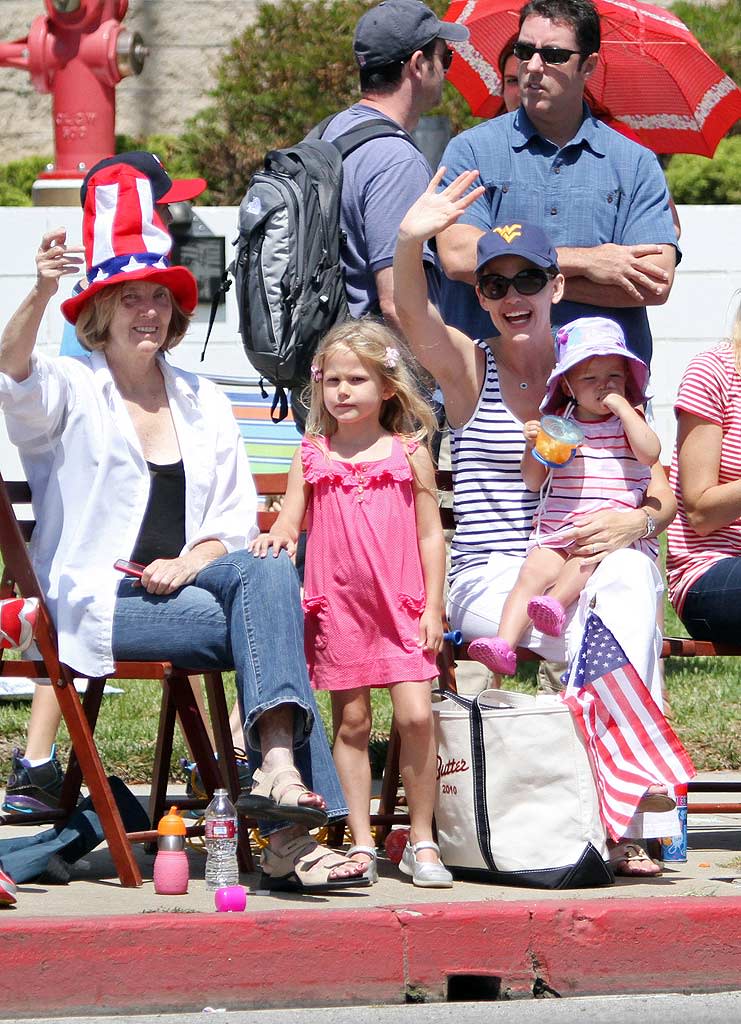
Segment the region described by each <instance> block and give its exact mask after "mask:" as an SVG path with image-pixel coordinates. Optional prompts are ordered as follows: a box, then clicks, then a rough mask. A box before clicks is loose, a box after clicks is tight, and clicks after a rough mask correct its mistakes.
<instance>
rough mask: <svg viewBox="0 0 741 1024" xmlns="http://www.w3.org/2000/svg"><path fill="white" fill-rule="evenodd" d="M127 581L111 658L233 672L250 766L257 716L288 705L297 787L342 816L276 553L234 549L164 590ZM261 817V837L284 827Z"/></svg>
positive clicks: (295, 599) (292, 601) (284, 560)
mask: <svg viewBox="0 0 741 1024" xmlns="http://www.w3.org/2000/svg"><path fill="white" fill-rule="evenodd" d="M134 582H135V581H134V580H132V579H130V578H124V579H123V580H122V581H121V583H120V584H119V588H118V597H117V600H116V607H115V612H114V616H113V656H114V657H115V658H116V659H118V660H120V661H128V660H143V661H157V660H163V661H171V662H172V663H173V665H176V666H177V667H180V668H200V669H226V670H228V669H232V668H233V669H234V670H235V672H236V677H237V692H238V695H239V704H240V708H241V711H242V722H243V726H244V734H245V744H246V748H247V754H248V756H249V759H250V763H251V765H252V766H253V767H259V765H260V763H261V761H262V757H261V750H260V736H259V729H258V721H259V718H260V715H262V714H263V713H264V712H265V711H269V710H270V709H271V708H275V707H279V706H280V705H282V704H287V703H288V704H293V706H294V709H295V729H294V756H295V760H296V767H297V768H298V770H299V771H300V772H301V777H302V778H303V780H304V782H305V784H306V785H307V786H308V787H309V789H311V790H312V791H314V792H316V793H321V795H322V796H323V797H324V799H325V800H326V802H327V814H328V815H329V818H330V820H333V819H335V818H343V817H345V816H346V814H347V807H346V805H345V798H344V795H343V792H342V788H341V786H340V783H339V779H338V778H337V772H336V770H335V766H334V761H333V760H332V754H331V752H330V749H329V744H328V743H327V737H326V735H325V732H324V727H323V726H322V722H321V719H320V717H319V712H318V711H317V708H316V703H315V701H314V695H313V693H312V690H311V686H310V684H309V676H308V673H307V671H306V659H305V657H304V625H303V614H302V611H301V602H300V600H299V591H298V578H297V576H296V572H295V570H294V568H293V565H292V564H291V561H290V559H289V558H288V556H287V555H286V553H285V552H284V551H282V552H281V553H280V556H279V557H278V558H273V557H272V556H270V557H268V558H255V557H254V556H253V555H251V554H250V553H249V552H248V551H234V552H232V553H231V554H228V555H222V556H221V558H217V559H216V560H215V561H214V562H211V563H210V564H209V565H207V566H206V567H205V568H203V569H201V571H200V572H199V573H198V575H197V576H196V578H195V580H194V581H193V583H191V584H190V585H189V586H187V587H182V588H181V589H180V590H178V591H176V592H175V593H174V594H169V595H167V596H166V597H158V596H156V595H154V594H148V593H147V592H146V591H145V590H143V589H142V588H141V587H139V586H135V585H134ZM285 824H287V823H282V822H262V823H261V825H260V830H261V832H263V834H269V833H270V832H274V831H277V829H279V828H283V827H285Z"/></svg>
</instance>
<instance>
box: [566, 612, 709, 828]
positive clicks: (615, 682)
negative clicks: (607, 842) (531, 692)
mask: <svg viewBox="0 0 741 1024" xmlns="http://www.w3.org/2000/svg"><path fill="white" fill-rule="evenodd" d="M564 701H565V702H566V704H567V705H568V706H569V708H570V710H571V713H572V715H573V716H574V720H575V722H576V724H577V726H578V728H579V729H580V731H581V733H582V736H583V737H584V741H585V743H586V745H587V749H588V750H589V753H590V756H591V759H592V766H593V768H594V773H595V780H596V783H597V792H598V795H599V801H600V811H601V813H602V818H603V820H604V823H605V825H606V827H607V830H608V832H609V833H610V836H611V837H612V838H613V839H621V838H622V837H623V836H624V835H625V832H626V829H627V826H628V823H629V822H630V820H631V818H632V817H633V815H634V814H635V813H636V810H637V808H638V803H639V802H640V800H641V797H642V796H643V795H644V794H645V792H646V790H647V788H648V787H649V786H652V785H656V784H661V783H663V784H664V785H666V786H674V785H678V784H680V783H685V782H688V781H689V779H691V778H692V777H693V776H694V775H695V767H694V765H693V764H692V761H691V760H690V757H689V755H688V753H687V751H686V750H685V749H684V747H683V746H682V744H681V742H680V741H679V737H678V736H677V734H676V733H675V732H674V730H673V729H672V727H671V726H670V725H669V723H668V722H667V720H666V719H665V718H664V715H663V714H662V712H661V709H660V708H659V707H658V705H657V704H656V701H655V700H654V699H653V697H652V696H651V693H650V691H649V689H648V687H647V686H646V684H645V683H644V682H643V680H642V679H641V678H640V676H639V675H638V673H637V672H636V670H635V669H634V668H633V666H632V665H631V664H630V662H629V661H628V659H627V657H626V655H625V652H624V651H623V649H622V647H621V646H620V644H619V643H618V642H617V640H616V639H615V637H614V636H613V635H612V633H611V632H610V630H609V629H608V628H607V627H606V626H605V625H604V623H603V622H602V620H601V619H600V618H599V616H598V615H595V614H594V612H590V613H589V618H588V619H587V624H586V627H585V630H584V636H583V638H582V643H581V648H580V649H579V654H578V656H577V658H576V659H575V660H574V662H573V663H572V665H571V669H570V672H569V680H568V684H567V686H566V691H565V693H564Z"/></svg>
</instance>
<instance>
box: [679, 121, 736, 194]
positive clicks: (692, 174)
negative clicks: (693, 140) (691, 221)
mask: <svg viewBox="0 0 741 1024" xmlns="http://www.w3.org/2000/svg"><path fill="white" fill-rule="evenodd" d="M739 167H741V135H733V136H730V137H729V138H726V139H721V141H720V144H719V145H718V148H717V149H716V151H715V156H714V157H713V159H712V160H708V159H707V158H706V157H704V156H691V155H686V154H678V155H677V156H673V157H672V158H671V160H670V162H669V166H668V168H667V170H666V180H667V184H668V185H669V191H670V192H671V194H672V196H673V198H674V202H675V203H694V204H697V205H701V206H708V205H713V204H725V203H741V174H739Z"/></svg>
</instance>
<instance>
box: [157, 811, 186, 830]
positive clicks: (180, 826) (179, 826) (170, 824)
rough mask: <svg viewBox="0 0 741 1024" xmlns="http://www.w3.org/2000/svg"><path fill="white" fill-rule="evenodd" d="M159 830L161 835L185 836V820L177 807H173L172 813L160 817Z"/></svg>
mask: <svg viewBox="0 0 741 1024" xmlns="http://www.w3.org/2000/svg"><path fill="white" fill-rule="evenodd" d="M157 832H158V834H159V835H161V836H184V835H185V822H184V821H183V819H182V818H181V817H180V815H179V814H178V809H177V807H171V808H170V813H169V814H165V815H164V817H162V818H160V823H159V825H158V826H157Z"/></svg>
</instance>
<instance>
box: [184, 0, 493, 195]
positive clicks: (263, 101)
mask: <svg viewBox="0 0 741 1024" xmlns="http://www.w3.org/2000/svg"><path fill="white" fill-rule="evenodd" d="M428 2H429V6H431V7H432V8H433V9H435V10H436V12H437V13H438V15H441V14H442V13H444V11H445V10H446V9H447V7H448V4H447V2H446V0H428ZM376 3H377V0H280V2H278V3H274V4H273V3H265V2H263V3H260V4H258V8H257V18H256V21H255V23H254V24H253V25H250V26H249V27H248V28H247V29H245V31H244V32H242V33H241V35H239V36H237V38H236V39H234V40H233V41H232V43H231V45H230V47H229V50H228V52H227V53H226V55H225V56H224V57H223V58H222V60H221V63H220V65H219V68H218V72H217V85H216V88H215V89H214V90H213V92H212V103H211V104H210V105H209V106H208V107H206V108H205V109H204V110H203V111H201V112H200V113H199V114H197V115H196V116H195V117H194V118H193V119H191V121H190V123H189V125H188V127H187V129H186V131H185V133H184V136H183V143H184V146H183V156H184V158H186V159H189V160H190V162H191V164H192V165H193V166H195V167H197V168H198V169H199V171H200V174H201V175H202V176H203V177H204V178H206V179H207V180H208V183H209V194H208V197H209V200H210V201H211V202H214V203H224V204H232V203H238V202H239V200H240V199H241V198H242V195H243V193H244V190H245V187H246V184H247V182H248V181H249V178H250V175H251V174H252V173H253V171H254V170H255V169H256V168H257V167H258V166H259V165H260V164H261V163H262V161H263V159H264V156H265V153H266V152H267V151H268V150H270V149H275V148H279V147H282V146H287V145H290V144H291V143H294V142H297V141H298V140H299V139H301V138H303V136H304V135H305V134H306V132H307V131H309V129H310V128H311V127H313V125H315V124H317V123H318V122H319V121H321V120H322V118H324V117H326V116H327V115H328V114H332V113H335V112H336V111H338V110H341V109H342V108H343V107H347V106H349V105H350V104H351V103H353V102H355V101H356V100H357V99H358V98H359V90H358V73H357V67H356V64H355V59H354V57H353V52H352V38H353V32H354V29H355V25H356V23H357V21H358V19H359V18H360V17H361V15H362V14H363V13H364V12H365V11H366V10H367V9H368V8H369V7H372V6H374V5H375V4H376ZM437 112H438V113H443V114H447V115H448V116H449V117H450V120H451V126H452V129H453V131H454V132H458V131H461V130H462V129H463V128H467V127H469V126H470V125H471V124H473V123H475V121H476V120H477V119H476V118H473V117H472V116H471V114H470V113H469V111H468V106H467V104H466V102H465V100H463V98H462V97H461V96H460V94H459V93H457V92H456V91H455V90H454V89H453V88H452V86H448V85H446V87H445V95H444V99H443V103H442V105H441V107H440V108H439V110H438V111H437Z"/></svg>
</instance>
